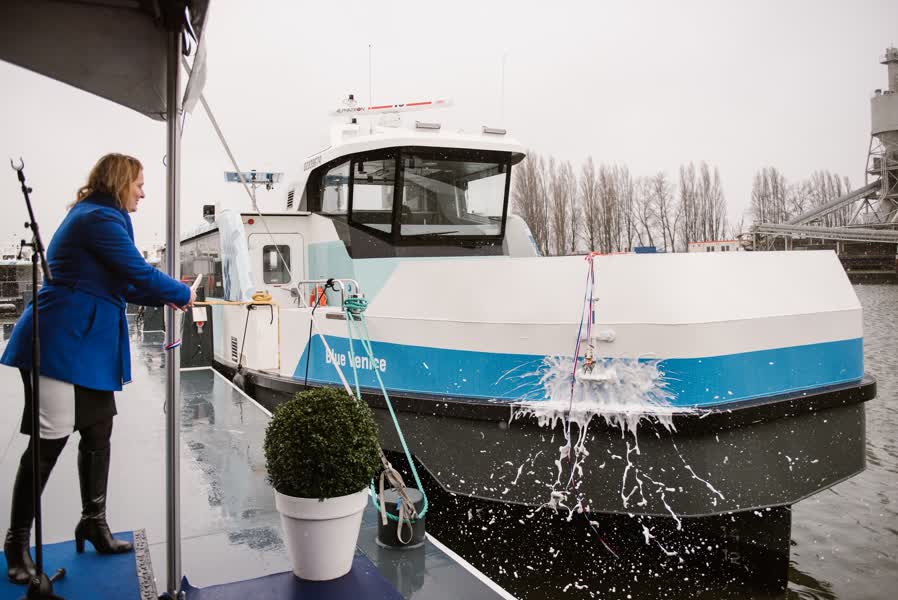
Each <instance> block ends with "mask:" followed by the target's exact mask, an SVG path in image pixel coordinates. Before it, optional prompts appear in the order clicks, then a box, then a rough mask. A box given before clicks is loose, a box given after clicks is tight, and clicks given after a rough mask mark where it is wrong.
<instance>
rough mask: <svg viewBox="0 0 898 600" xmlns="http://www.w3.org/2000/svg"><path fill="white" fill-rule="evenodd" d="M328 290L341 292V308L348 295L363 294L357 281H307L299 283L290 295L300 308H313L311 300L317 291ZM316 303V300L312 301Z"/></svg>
mask: <svg viewBox="0 0 898 600" xmlns="http://www.w3.org/2000/svg"><path fill="white" fill-rule="evenodd" d="M319 288H320V289H321V290H327V289H328V288H330V289H332V290H334V291H335V292H339V294H340V306H343V303H344V301H345V300H346V294H356V295H358V294H361V287H360V286H359V282H358V281H356V280H355V279H305V280H302V281H297V282H296V286H295V287H293V288H291V289H290V293H291V294H292V295H293V297H294V298H296V299H297V302H298V304H299V305H300V306H304V307H306V308H311V303H309V299H310V298H314V294H315V291H316V290H318V289H319ZM312 303H314V300H312Z"/></svg>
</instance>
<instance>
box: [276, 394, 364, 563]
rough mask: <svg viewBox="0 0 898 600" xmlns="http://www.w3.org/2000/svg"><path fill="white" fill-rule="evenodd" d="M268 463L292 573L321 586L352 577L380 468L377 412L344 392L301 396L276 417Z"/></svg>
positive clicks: (282, 407) (277, 411)
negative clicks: (373, 481)
mask: <svg viewBox="0 0 898 600" xmlns="http://www.w3.org/2000/svg"><path fill="white" fill-rule="evenodd" d="M265 460H266V463H267V466H268V481H269V482H270V483H271V485H272V486H273V487H274V490H275V505H276V506H277V509H278V512H280V513H281V523H282V525H283V528H284V533H285V538H286V542H287V551H288V553H289V555H290V560H291V561H292V563H293V573H294V574H295V575H296V576H297V577H301V578H303V579H310V580H315V581H323V580H327V579H335V578H337V577H341V576H343V575H345V574H346V573H348V572H349V570H350V568H352V559H353V556H354V554H355V546H356V543H357V542H358V537H359V530H360V528H361V523H362V512H363V511H364V510H365V503H366V502H367V500H368V483H369V482H370V481H371V479H372V477H374V475H375V474H376V473H377V472H378V470H379V469H380V464H381V463H380V455H379V446H378V442H377V426H376V425H375V423H374V417H373V416H372V414H371V410H370V409H369V408H368V407H367V406H366V405H365V404H364V403H362V402H360V401H358V400H356V399H355V398H354V397H353V396H350V395H349V394H347V393H346V392H344V391H343V390H339V389H335V388H317V389H313V390H309V391H305V392H300V393H298V394H296V396H295V397H294V398H292V399H291V400H289V401H287V402H285V403H284V404H282V405H281V406H279V407H278V408H277V410H275V413H274V416H272V418H271V422H270V423H269V424H268V428H267V429H266V431H265Z"/></svg>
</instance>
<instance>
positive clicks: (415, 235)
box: [406, 231, 458, 238]
mask: <svg viewBox="0 0 898 600" xmlns="http://www.w3.org/2000/svg"><path fill="white" fill-rule="evenodd" d="M453 233H458V231H431V232H430V233H413V234H411V235H409V236H406V237H413V238H427V237H440V236H441V235H451V234H453Z"/></svg>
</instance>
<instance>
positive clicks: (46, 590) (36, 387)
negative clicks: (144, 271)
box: [9, 158, 65, 600]
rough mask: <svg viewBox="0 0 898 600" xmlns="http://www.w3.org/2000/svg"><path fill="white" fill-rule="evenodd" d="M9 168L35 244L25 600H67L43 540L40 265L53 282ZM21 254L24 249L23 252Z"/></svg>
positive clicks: (21, 176)
mask: <svg viewBox="0 0 898 600" xmlns="http://www.w3.org/2000/svg"><path fill="white" fill-rule="evenodd" d="M9 165H10V166H11V167H12V168H13V170H14V171H15V172H16V173H17V174H18V177H19V183H21V184H22V195H23V196H25V206H27V207H28V222H27V223H25V227H26V228H28V229H31V243H30V244H29V243H26V242H25V240H22V243H21V247H24V246H28V247H30V248H31V250H32V252H31V296H32V298H31V336H32V339H31V441H30V444H31V458H32V462H31V469H32V476H33V478H32V482H33V486H34V487H33V488H32V494H33V500H34V541H35V544H34V556H35V558H36V559H37V562H36V565H35V566H36V567H37V572H36V573H35V575H34V577H32V578H31V581H30V582H29V583H28V592H27V593H26V594H25V596H23V597H22V600H63V598H62V596H57V595H56V594H54V593H53V582H54V581H56V580H57V579H60V578H61V577H63V576H64V575H65V569H59V570H57V571H56V573H54V574H53V577H47V574H46V573H44V553H43V549H44V546H43V541H42V539H41V533H42V532H41V476H40V461H41V443H40V439H41V429H40V367H41V348H40V329H39V328H38V306H37V305H38V301H37V279H38V277H37V272H38V263H40V269H42V270H43V273H44V281H45V282H50V281H52V279H51V278H50V266H49V265H48V264H47V257H46V256H45V255H44V244H43V243H42V242H41V235H40V231H39V230H38V227H37V220H36V219H35V218H34V210H32V208H31V198H30V196H29V194H30V193H31V188H30V187H28V186H27V185H25V172H24V170H25V162H24V161H23V160H22V159H21V158H19V164H18V165H16V164H15V163H13V161H12V159H10V160H9ZM20 252H21V250H20Z"/></svg>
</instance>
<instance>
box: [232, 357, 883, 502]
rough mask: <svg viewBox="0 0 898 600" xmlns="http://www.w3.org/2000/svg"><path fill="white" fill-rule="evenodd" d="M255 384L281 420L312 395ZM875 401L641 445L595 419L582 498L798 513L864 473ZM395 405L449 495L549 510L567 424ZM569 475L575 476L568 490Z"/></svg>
mask: <svg viewBox="0 0 898 600" xmlns="http://www.w3.org/2000/svg"><path fill="white" fill-rule="evenodd" d="M217 366H218V367H219V369H220V370H223V371H225V372H227V371H228V369H227V368H223V367H221V366H220V365H217ZM231 372H233V371H231ZM246 381H247V388H248V390H247V391H248V392H249V393H250V394H251V395H252V396H253V397H255V398H256V399H257V400H258V401H259V402H260V403H262V404H263V405H265V406H267V407H268V408H270V409H273V408H274V407H275V406H277V404H279V403H280V402H283V401H284V400H285V399H286V398H289V397H290V396H291V395H292V394H294V393H295V392H297V391H300V390H302V389H303V385H302V383H301V382H299V381H296V380H293V379H288V378H282V377H278V376H273V375H270V374H267V373H259V372H252V371H248V372H246ZM875 395H876V382H875V380H874V379H873V377H871V376H869V375H867V376H865V377H864V378H863V379H862V380H861V381H859V382H856V383H852V384H848V385H840V386H834V387H830V388H826V389H820V390H815V391H813V392H812V393H811V392H808V393H798V394H794V395H791V396H784V397H778V398H767V399H763V400H760V401H752V402H744V403H739V404H734V405H730V406H728V407H727V409H726V410H722V411H712V412H708V413H701V414H687V415H677V416H675V417H674V418H673V424H674V427H675V432H670V431H668V430H667V429H665V428H664V427H662V426H660V425H658V424H657V423H649V422H644V423H643V424H641V425H640V426H639V429H638V438H637V439H636V440H634V438H633V436H632V435H631V434H629V433H627V434H624V433H622V432H621V430H620V429H619V428H618V427H614V426H611V425H609V424H608V423H606V422H604V421H603V420H601V419H600V418H595V419H593V421H592V422H591V423H590V425H589V428H588V434H587V435H588V438H587V442H586V448H587V449H588V450H589V452H590V456H589V457H588V458H587V459H586V460H585V461H584V463H583V473H582V477H579V479H580V480H581V481H582V484H581V486H580V488H579V489H578V495H579V496H581V497H582V498H583V499H584V506H585V507H588V510H589V511H591V512H598V513H618V514H628V515H632V514H635V515H647V516H651V515H654V516H672V515H673V514H675V515H676V516H677V517H678V518H688V517H706V516H712V515H723V514H729V513H736V512H743V511H753V510H761V509H766V508H772V507H783V506H789V505H791V504H794V503H795V502H798V501H800V500H802V499H804V498H807V497H809V496H811V495H813V494H815V493H817V492H820V491H821V490H824V489H826V488H828V487H830V486H832V485H835V484H836V483H839V482H840V481H844V480H845V479H848V478H850V477H852V476H854V475H856V474H858V473H859V472H861V471H862V470H863V469H864V466H865V454H864V448H865V441H866V435H865V412H864V404H863V403H864V402H866V401H867V400H870V399H872V398H873V397H875ZM363 396H364V397H365V400H366V401H367V402H368V404H369V406H371V408H372V409H373V410H374V413H375V416H376V418H377V420H378V425H379V427H380V432H381V443H382V445H383V447H384V449H385V450H387V451H393V452H398V451H401V446H400V444H399V440H398V437H397V435H396V433H395V431H394V428H393V424H392V421H391V419H390V416H389V413H388V412H387V410H386V407H385V404H384V401H383V398H382V397H381V396H380V395H379V394H375V393H373V392H372V393H363ZM391 399H392V401H393V405H394V407H395V409H396V410H397V412H398V413H399V419H400V425H401V426H402V430H403V433H404V435H405V438H406V441H407V442H408V444H409V447H410V449H411V451H412V452H413V453H414V455H415V457H416V459H417V460H418V461H420V463H421V464H422V465H424V467H425V468H426V470H427V472H428V474H429V476H430V477H431V478H432V479H433V481H434V482H435V483H436V484H438V485H439V486H440V488H442V489H443V490H446V491H448V492H451V493H454V494H459V495H464V496H469V497H472V498H479V499H484V500H490V501H497V502H502V503H506V504H509V503H510V504H521V505H527V506H540V505H543V504H545V503H546V502H547V501H548V500H549V498H550V496H549V493H550V491H551V484H552V482H554V481H555V480H556V477H557V475H558V471H557V467H556V464H555V461H556V460H557V459H558V447H559V446H562V445H563V444H564V436H563V431H562V426H561V425H560V424H559V425H558V426H556V427H555V429H554V430H549V429H548V428H542V427H539V426H538V425H537V424H536V422H535V420H533V419H528V418H524V419H515V420H513V421H512V420H511V416H512V412H511V410H512V409H511V408H510V407H509V406H508V405H506V404H497V403H489V402H481V401H470V400H464V399H452V398H433V397H409V396H400V395H395V396H393V395H391ZM574 430H575V435H576V426H574ZM637 442H638V453H637V450H636V447H637ZM628 450H629V453H628ZM627 457H629V461H628V460H627ZM628 462H629V463H630V464H629V466H628ZM566 466H567V465H566V463H565V467H566ZM519 468H521V470H522V471H523V473H522V475H521V476H519V477H517V475H518V470H519ZM625 471H626V473H627V480H626V481H627V482H626V485H624V475H625ZM568 475H569V469H566V470H565V472H564V474H563V479H564V480H565V481H566V480H567V478H568ZM636 476H638V477H639V480H640V481H641V483H642V492H641V493H640V492H639V490H637V491H636V492H635V493H633V494H632V495H631V496H630V498H629V501H628V502H626V504H625V502H624V499H623V498H622V494H629V493H630V491H631V489H632V488H633V487H636V486H638V485H639V483H640V481H638V480H637V479H636ZM572 496H573V494H572Z"/></svg>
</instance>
